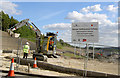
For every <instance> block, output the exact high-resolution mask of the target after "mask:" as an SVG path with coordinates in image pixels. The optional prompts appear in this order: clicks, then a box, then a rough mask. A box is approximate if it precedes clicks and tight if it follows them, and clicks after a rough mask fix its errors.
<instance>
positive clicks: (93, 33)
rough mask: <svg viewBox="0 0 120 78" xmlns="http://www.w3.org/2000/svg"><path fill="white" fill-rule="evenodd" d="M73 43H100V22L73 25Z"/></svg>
mask: <svg viewBox="0 0 120 78" xmlns="http://www.w3.org/2000/svg"><path fill="white" fill-rule="evenodd" d="M72 42H73V43H80V42H90V43H97V42H98V22H78V23H72Z"/></svg>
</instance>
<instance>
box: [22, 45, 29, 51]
mask: <svg viewBox="0 0 120 78" xmlns="http://www.w3.org/2000/svg"><path fill="white" fill-rule="evenodd" d="M28 49H29V46H28V45H24V47H23V52H24V53H28Z"/></svg>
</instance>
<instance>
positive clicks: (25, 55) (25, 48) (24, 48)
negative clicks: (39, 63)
mask: <svg viewBox="0 0 120 78" xmlns="http://www.w3.org/2000/svg"><path fill="white" fill-rule="evenodd" d="M23 52H24V56H23V58H25V57H26V59H27V56H28V53H30V47H29V43H28V42H26V45H24V46H23Z"/></svg>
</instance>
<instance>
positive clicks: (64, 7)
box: [0, 1, 119, 46]
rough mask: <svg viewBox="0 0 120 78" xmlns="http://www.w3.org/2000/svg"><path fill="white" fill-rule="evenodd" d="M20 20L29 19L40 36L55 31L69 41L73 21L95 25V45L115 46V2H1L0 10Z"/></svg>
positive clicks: (59, 36) (60, 37)
mask: <svg viewBox="0 0 120 78" xmlns="http://www.w3.org/2000/svg"><path fill="white" fill-rule="evenodd" d="M1 10H3V11H4V12H5V13H7V14H9V15H10V16H13V17H14V18H15V19H17V20H19V21H21V20H23V19H27V18H28V19H30V20H31V21H32V22H33V23H34V24H35V25H36V26H37V27H38V28H39V29H40V30H41V32H42V33H46V32H58V39H63V40H64V41H65V42H71V24H72V23H73V22H99V44H103V45H110V46H118V23H117V22H118V17H119V16H118V15H119V14H118V3H117V2H10V1H9V2H2V3H0V11H1Z"/></svg>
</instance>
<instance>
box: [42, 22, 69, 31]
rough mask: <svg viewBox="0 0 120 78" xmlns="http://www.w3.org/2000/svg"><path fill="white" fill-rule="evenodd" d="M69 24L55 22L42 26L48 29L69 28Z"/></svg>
mask: <svg viewBox="0 0 120 78" xmlns="http://www.w3.org/2000/svg"><path fill="white" fill-rule="evenodd" d="M70 27H71V24H69V23H56V24H49V25H45V26H43V28H44V29H49V30H68V29H70Z"/></svg>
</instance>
